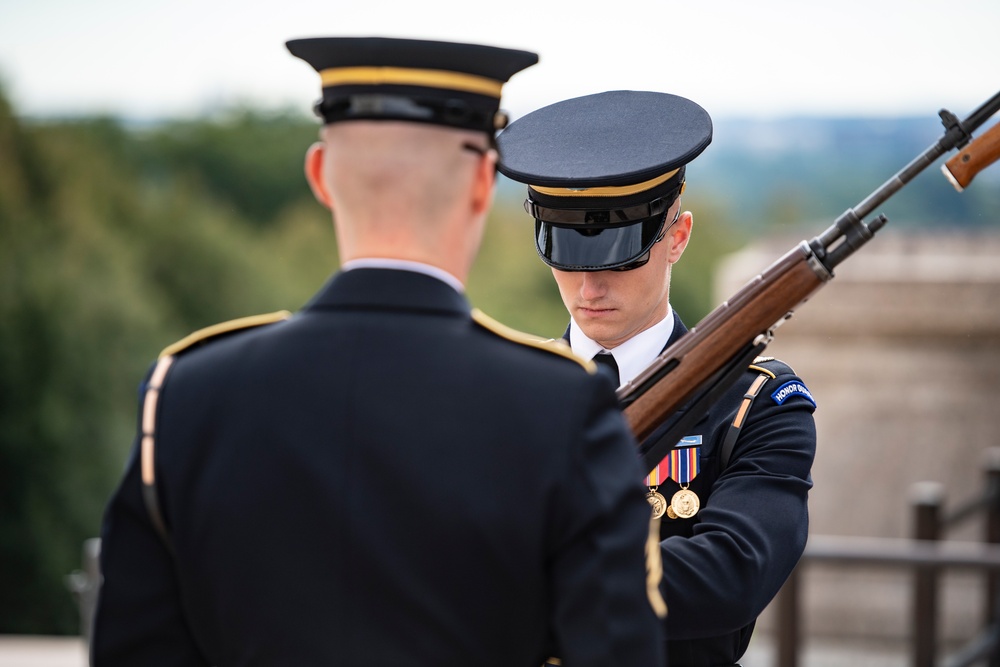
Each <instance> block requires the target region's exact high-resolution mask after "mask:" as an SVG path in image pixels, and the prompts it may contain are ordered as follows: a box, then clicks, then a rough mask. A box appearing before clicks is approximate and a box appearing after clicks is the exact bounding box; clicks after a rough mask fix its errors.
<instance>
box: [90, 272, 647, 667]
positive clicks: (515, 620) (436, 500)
mask: <svg viewBox="0 0 1000 667" xmlns="http://www.w3.org/2000/svg"><path fill="white" fill-rule="evenodd" d="M156 418H157V419H156V426H155V428H156V448H155V451H156V482H157V484H156V487H157V490H158V497H159V500H160V505H161V508H162V511H163V514H164V517H165V522H166V524H167V526H168V528H169V530H170V542H171V544H172V548H173V554H171V552H170V551H169V550H168V548H167V547H166V546H165V545H164V543H163V542H161V540H160V538H159V537H158V535H157V534H156V533H155V531H154V530H153V527H152V524H151V522H150V517H149V514H148V513H147V509H146V507H145V506H144V505H143V501H142V498H141V495H140V486H141V484H140V469H139V468H140V465H139V458H138V457H137V455H133V458H132V460H131V461H130V462H129V464H128V468H127V470H126V473H125V477H124V479H123V481H122V483H121V485H120V487H119V488H118V490H117V492H116V494H115V495H114V497H113V499H112V501H111V503H110V505H109V507H108V510H107V512H106V515H105V522H104V526H103V530H102V569H103V573H104V577H105V579H104V585H103V587H102V590H101V594H100V600H99V604H98V610H97V616H96V625H95V630H94V635H93V643H92V654H93V664H94V665H95V667H111V666H118V665H142V666H143V667H157V666H160V665H184V666H191V665H220V666H222V665H225V666H227V667H229V666H240V665H267V666H270V667H275V666H280V665H296V666H300V665H393V666H396V667H405V666H407V665H473V664H474V665H497V666H503V667H513V666H516V665H524V666H526V667H537V666H538V665H540V664H541V663H542V662H543V660H544V659H545V658H546V657H548V655H549V653H548V651H549V650H550V649H552V646H551V645H550V644H549V643H548V640H549V638H550V637H553V638H554V641H555V650H557V651H558V652H559V654H560V655H562V656H563V658H564V659H565V661H566V663H567V664H576V665H619V664H620V665H628V666H629V667H635V666H636V665H649V664H654V663H657V662H660V661H662V659H663V658H662V640H661V639H660V625H661V624H660V621H659V620H658V619H657V617H656V615H655V614H654V612H653V611H652V609H651V607H650V604H649V597H648V593H649V592H648V590H647V581H646V559H645V555H644V547H645V545H646V543H647V541H648V537H649V507H648V505H647V504H646V502H645V500H644V493H643V487H642V485H641V483H640V482H641V471H640V470H639V466H638V465H637V463H636V459H635V443H634V441H632V439H631V437H630V436H629V434H628V430H627V427H626V426H625V424H624V420H623V419H622V417H621V414H620V412H619V410H618V409H617V405H616V402H615V398H614V394H613V392H612V391H611V390H610V388H609V386H608V383H607V382H606V381H604V380H603V379H600V378H599V377H598V376H596V375H591V374H588V373H587V372H586V371H585V370H584V368H583V367H582V365H581V364H580V363H578V362H576V361H571V360H569V359H568V358H565V357H563V356H560V355H559V354H553V353H551V352H549V351H544V350H542V349H538V348H537V347H534V346H532V345H529V344H517V343H514V342H511V341H510V340H507V339H506V338H504V337H502V336H501V335H498V333H496V332H495V331H494V330H492V329H491V328H489V327H487V326H483V325H480V324H479V323H477V321H476V320H474V319H473V317H472V316H470V308H469V306H468V303H467V302H466V300H465V299H464V297H462V296H461V295H459V294H458V293H457V292H455V291H454V290H453V289H452V288H450V287H448V286H447V285H445V284H444V283H442V282H440V281H438V280H436V279H433V278H430V277H428V276H425V275H422V274H418V273H413V272H408V271H394V270H375V269H356V270H353V271H348V272H344V273H340V274H337V275H336V276H335V277H334V278H333V279H332V280H331V281H330V283H328V285H327V286H326V287H325V288H324V290H323V291H321V292H320V293H319V294H318V295H317V296H316V297H315V298H314V300H313V301H312V302H311V303H310V304H309V305H308V306H307V307H306V308H305V309H304V310H303V311H301V312H300V313H298V314H297V315H295V316H294V317H292V318H291V319H289V320H287V321H284V322H281V323H277V324H270V325H267V326H261V327H257V328H254V329H250V330H245V331H241V332H238V333H233V334H231V335H228V336H225V337H221V338H215V339H213V340H210V341H207V342H206V343H205V344H203V345H196V346H193V347H191V348H189V349H187V350H185V351H183V352H179V353H178V354H177V356H176V360H175V362H174V364H173V367H172V368H171V370H170V371H169V374H168V375H167V378H166V381H165V383H164V386H163V390H162V391H161V393H160V396H159V403H158V410H157V415H156ZM655 591H656V589H655V585H654V588H653V592H654V594H655Z"/></svg>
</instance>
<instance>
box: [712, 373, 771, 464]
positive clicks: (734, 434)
mask: <svg viewBox="0 0 1000 667" xmlns="http://www.w3.org/2000/svg"><path fill="white" fill-rule="evenodd" d="M772 377H774V376H773V375H771V374H769V373H761V374H760V375H758V376H757V379H756V380H754V381H753V384H751V385H750V388H749V389H747V393H745V394H743V402H742V403H740V407H739V409H738V410H737V411H736V416H735V417H734V418H733V423H732V424H730V425H729V430H728V431H727V432H726V437H725V439H723V441H722V452H721V453H720V455H719V470H725V469H726V466H727V465H729V457H730V456H732V455H733V447H735V446H736V438H738V437H739V435H740V429H741V428H743V422H744V421H745V420H746V417H747V415H748V414H750V407H751V406H752V405H753V400H754V399H755V398H757V394H758V393H759V392H760V388H761V387H763V386H764V383H765V382H767V381H768V379H769V378H772Z"/></svg>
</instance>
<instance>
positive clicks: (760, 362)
mask: <svg viewBox="0 0 1000 667" xmlns="http://www.w3.org/2000/svg"><path fill="white" fill-rule="evenodd" d="M765 364H766V365H765ZM750 370H752V371H757V372H758V373H767V374H768V375H770V376H771V378H772V379H773V378H775V377H777V376H778V375H788V374H792V375H794V374H795V370H794V369H793V368H792V367H791V366H789V365H788V364H786V363H785V362H784V361H782V360H781V359H778V358H777V357H757V358H756V359H754V360H753V363H752V364H750Z"/></svg>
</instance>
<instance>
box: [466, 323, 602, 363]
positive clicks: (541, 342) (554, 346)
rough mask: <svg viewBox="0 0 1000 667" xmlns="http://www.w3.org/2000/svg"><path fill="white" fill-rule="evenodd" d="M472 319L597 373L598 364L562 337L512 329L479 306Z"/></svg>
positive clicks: (492, 329) (524, 343)
mask: <svg viewBox="0 0 1000 667" xmlns="http://www.w3.org/2000/svg"><path fill="white" fill-rule="evenodd" d="M472 319H473V321H475V323H476V324H478V325H479V326H481V327H483V328H484V329H487V330H489V331H492V332H493V333H495V334H496V335H498V336H500V337H501V338H506V339H507V340H509V341H513V342H515V343H518V344H520V345H527V346H528V347H534V348H537V349H539V350H545V351H546V352H552V353H553V354H557V355H559V356H560V357H565V358H566V359H570V360H572V361H575V362H576V363H578V364H580V365H581V366H583V367H584V368H585V369H586V370H587V372H588V373H590V374H591V375H594V374H595V373H597V364H595V363H594V362H593V361H591V360H590V359H583V358H582V357H578V356H577V355H576V354H574V353H573V350H572V349H570V347H569V345H567V344H566V341H564V340H562V339H561V338H542V337H541V336H535V335H532V334H527V333H524V332H522V331H518V330H517V329H512V328H510V327H509V326H507V325H506V324H502V323H500V322H498V321H496V320H495V319H493V318H492V317H490V316H489V315H487V314H486V313H484V312H483V311H481V310H479V309H478V308H473V309H472Z"/></svg>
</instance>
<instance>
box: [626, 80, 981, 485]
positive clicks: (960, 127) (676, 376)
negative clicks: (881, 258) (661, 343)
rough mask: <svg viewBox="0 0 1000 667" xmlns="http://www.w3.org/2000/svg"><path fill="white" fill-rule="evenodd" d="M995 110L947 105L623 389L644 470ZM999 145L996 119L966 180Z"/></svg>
mask: <svg viewBox="0 0 1000 667" xmlns="http://www.w3.org/2000/svg"><path fill="white" fill-rule="evenodd" d="M997 110H1000V93H997V94H995V95H994V96H993V97H992V98H990V99H989V100H987V101H986V102H985V103H984V104H982V105H981V106H980V107H979V108H978V109H976V111H974V112H973V113H972V114H970V115H969V116H968V117H967V118H966V119H965V120H964V121H960V120H959V119H958V118H957V117H955V115H954V114H952V113H951V112H949V111H948V110H946V109H942V110H941V111H940V112H939V115H940V117H941V122H942V123H943V125H944V127H945V133H944V135H943V136H942V137H941V138H940V139H939V140H938V141H937V142H936V143H935V144H933V145H931V146H930V147H929V148H927V149H926V150H925V151H924V152H923V153H921V154H920V155H918V156H917V157H916V158H914V159H913V160H911V161H910V163H909V164H907V165H906V166H905V167H904V168H903V169H902V170H900V171H899V172H897V173H896V174H895V175H894V176H892V178H890V179H889V180H887V181H886V182H885V183H883V184H882V185H881V186H880V187H879V188H878V189H877V190H875V191H874V192H873V193H871V194H870V195H868V197H866V198H865V199H864V200H863V201H862V202H861V203H859V204H858V205H857V206H855V207H854V208H849V209H847V211H845V212H844V213H843V214H842V215H841V216H840V217H839V218H837V220H836V221H835V222H834V224H833V225H831V226H830V227H829V228H828V229H827V230H826V231H824V232H823V233H822V234H820V235H819V236H817V237H816V238H814V239H812V240H811V241H809V242H808V243H806V242H804V241H803V242H802V243H800V244H799V245H798V246H796V247H795V248H793V249H792V250H791V251H789V252H788V253H786V254H785V255H784V256H783V257H782V258H781V259H779V260H778V261H776V262H775V263H773V264H772V265H771V266H769V267H768V268H767V269H765V270H764V271H763V272H762V273H761V274H760V275H759V276H757V277H756V278H754V279H753V280H752V281H750V282H749V283H747V284H746V285H745V286H744V287H743V288H742V289H741V290H740V291H739V292H737V293H736V294H735V295H734V296H733V297H732V298H731V299H729V300H728V301H726V302H725V303H723V304H722V305H720V306H719V307H717V308H716V309H715V310H713V311H712V312H711V313H709V314H708V316H706V317H705V318H704V319H703V320H702V321H701V322H699V323H698V324H697V325H696V326H695V327H694V328H692V329H691V330H690V331H688V333H687V334H685V335H684V336H683V337H682V338H681V339H680V340H678V341H677V342H675V343H674V344H673V345H671V346H670V347H668V348H667V349H666V350H664V351H663V353H662V354H660V356H658V357H657V358H656V359H655V360H654V361H653V363H652V364H650V365H649V367H647V368H646V369H645V370H644V371H643V372H642V373H640V374H639V376H638V377H636V378H635V379H634V380H632V381H631V382H629V383H628V384H626V385H624V386H622V387H620V388H619V389H618V400H619V403H620V404H621V406H622V408H623V410H624V413H625V418H626V420H627V421H628V424H629V426H630V427H631V429H632V433H633V434H634V435H635V436H636V439H637V440H638V441H639V442H640V443H641V444H640V448H639V453H640V456H641V458H642V461H643V464H644V465H645V469H646V470H652V469H653V468H654V467H655V466H656V465H657V464H658V463H659V462H660V461H661V460H662V459H663V457H664V456H665V455H666V454H667V452H668V451H669V450H670V449H671V448H673V446H674V444H675V443H676V442H678V441H679V440H680V438H681V437H683V436H684V435H685V429H687V428H689V427H691V426H693V425H694V424H695V423H696V422H697V420H698V419H699V418H700V417H701V415H702V414H704V412H705V411H706V410H707V409H708V407H709V406H710V404H711V402H712V401H713V400H715V397H716V396H717V395H718V394H719V393H721V391H724V390H725V389H727V388H728V387H730V386H731V385H732V384H733V383H734V382H735V381H736V379H737V378H738V377H739V376H740V375H741V374H742V373H743V372H744V371H745V370H746V367H747V364H749V362H750V361H752V359H753V357H754V356H756V355H757V354H759V353H760V352H761V351H763V349H764V348H765V347H766V346H767V344H768V343H770V341H771V339H772V337H773V335H774V329H775V328H776V327H777V326H778V325H779V324H781V323H782V322H784V321H785V320H786V319H788V317H790V316H791V314H792V312H793V311H794V310H795V308H796V307H798V306H799V304H801V303H803V302H805V301H806V300H807V299H808V298H809V297H810V296H812V294H813V293H814V292H815V291H816V290H817V289H819V288H820V287H821V286H823V285H824V284H826V282H828V281H829V280H831V279H832V278H833V269H834V267H836V266H837V265H838V264H840V263H841V262H842V261H844V260H845V259H846V258H847V257H849V256H850V255H851V254H853V253H854V252H855V251H856V250H858V249H859V248H860V247H861V246H863V245H864V244H865V243H867V242H868V241H869V240H870V239H871V238H872V237H873V236H874V234H875V232H877V231H878V230H879V229H881V228H882V227H883V226H884V225H885V224H886V222H888V220H887V219H886V217H885V216H884V215H879V216H877V217H876V218H875V219H874V220H872V221H871V222H865V221H864V218H865V217H866V216H868V215H869V214H871V213H872V211H873V210H874V209H875V208H876V207H877V206H879V205H881V204H882V203H883V202H885V201H886V200H887V199H889V197H891V196H892V195H893V194H895V193H896V192H898V191H899V190H900V189H901V188H902V187H903V186H904V185H906V184H907V183H908V182H909V181H910V180H911V179H912V178H913V177H914V176H916V175H917V174H919V173H920V172H921V171H923V170H924V169H925V168H926V167H927V166H929V165H930V164H932V163H933V162H934V161H935V160H936V159H937V158H938V157H940V156H941V155H943V154H944V153H945V152H947V151H949V150H952V149H953V148H956V147H959V148H961V147H963V146H965V145H966V144H969V142H970V141H971V140H972V132H973V131H974V130H975V129H976V128H978V127H979V126H980V125H982V124H983V123H984V122H985V121H986V120H987V119H988V118H989V117H990V116H992V115H993V114H994V113H996V111H997ZM998 146H1000V131H998V130H997V126H994V127H993V128H992V129H991V130H990V131H989V132H987V133H986V134H984V135H983V136H982V137H980V138H979V139H977V140H976V141H975V142H973V143H972V144H971V145H969V147H968V151H967V152H969V153H970V154H971V155H973V156H975V160H974V162H973V160H972V158H970V159H969V160H966V162H973V164H972V165H970V166H969V170H968V171H967V172H966V176H967V180H966V181H965V182H966V183H968V181H971V180H972V176H974V175H975V174H976V173H978V172H979V171H981V170H982V169H984V168H985V167H987V166H988V165H989V164H991V163H992V162H993V161H995V160H996V159H997V157H998V156H997V152H998V150H1000V149H998ZM682 408H683V410H682ZM681 413H683V414H681ZM651 436H655V437H651Z"/></svg>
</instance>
